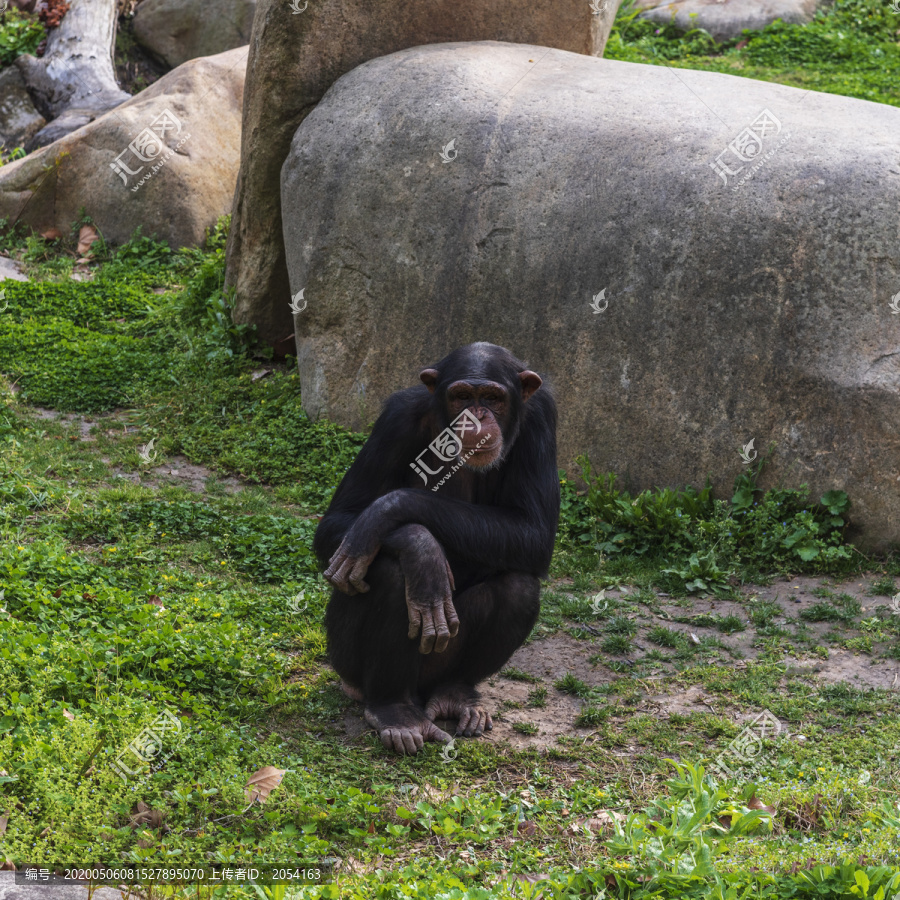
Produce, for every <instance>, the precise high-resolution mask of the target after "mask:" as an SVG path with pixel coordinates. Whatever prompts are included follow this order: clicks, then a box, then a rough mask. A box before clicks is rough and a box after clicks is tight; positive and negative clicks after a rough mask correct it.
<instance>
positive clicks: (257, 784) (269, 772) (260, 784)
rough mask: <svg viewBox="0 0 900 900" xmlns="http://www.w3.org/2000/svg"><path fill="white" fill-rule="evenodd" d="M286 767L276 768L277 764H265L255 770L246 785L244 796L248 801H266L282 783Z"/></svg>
mask: <svg viewBox="0 0 900 900" xmlns="http://www.w3.org/2000/svg"><path fill="white" fill-rule="evenodd" d="M286 771H287V770H286V769H276V768H275V766H263V767H262V768H261V769H260V770H259V771H258V772H254V773H253V774H252V775H251V776H250V777H249V778H248V779H247V783H246V784H245V785H244V788H245V790H244V796H246V798H247V802H248V803H253V802H254V801H256V800H259V802H260V803H265V802H266V799H267V798H268V796H269V794H271V793H272V791H274V790H275V788H277V787H278V785H279V784H281V779H282V778H284V773H285V772H286Z"/></svg>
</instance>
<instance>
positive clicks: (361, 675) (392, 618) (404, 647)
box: [325, 553, 450, 753]
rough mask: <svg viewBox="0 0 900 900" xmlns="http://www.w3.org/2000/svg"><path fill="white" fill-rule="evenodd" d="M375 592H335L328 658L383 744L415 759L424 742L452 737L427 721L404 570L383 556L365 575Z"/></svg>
mask: <svg viewBox="0 0 900 900" xmlns="http://www.w3.org/2000/svg"><path fill="white" fill-rule="evenodd" d="M366 582H367V583H368V584H369V587H370V590H369V591H368V592H367V593H365V594H357V595H356V596H353V597H348V596H347V595H346V594H343V593H341V592H340V591H338V590H335V591H334V593H333V594H332V597H331V601H330V602H329V604H328V609H327V611H326V613H325V628H326V631H327V633H328V655H329V657H330V659H331V664H332V665H333V666H334V668H335V670H336V671H337V673H338V674H339V675H340V676H341V678H342V679H343V680H344V682H345V684H346V685H347V687H348V688H349V689H350V691H355V692H361V693H362V696H363V697H364V702H365V704H366V721H367V722H368V723H369V724H370V725H371V726H373V727H374V728H375V729H376V730H377V731H378V733H379V735H380V737H381V740H382V743H383V744H384V745H385V746H386V747H388V748H389V749H392V750H395V751H396V752H398V753H415V752H416V751H417V750H419V749H421V747H422V746H423V744H424V742H425V741H444V742H446V741H449V740H450V736H449V735H448V734H447V733H446V732H444V731H441V729H440V728H438V727H437V726H436V725H435V724H434V723H433V722H432V721H430V720H429V719H428V718H426V716H425V713H424V710H423V709H422V707H421V704H420V698H419V696H418V693H417V686H418V680H419V670H420V667H421V660H422V659H423V656H422V654H420V653H419V642H418V639H411V638H409V637H408V631H409V617H408V613H407V607H406V586H405V581H404V578H403V573H402V572H401V570H400V564H399V563H398V562H397V560H396V559H394V558H392V557H390V556H387V555H386V554H383V553H380V554H379V555H378V556H377V557H376V559H375V561H374V562H373V563H372V565H371V566H370V567H369V571H368V574H367V575H366Z"/></svg>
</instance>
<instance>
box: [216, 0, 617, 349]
mask: <svg viewBox="0 0 900 900" xmlns="http://www.w3.org/2000/svg"><path fill="white" fill-rule="evenodd" d="M619 2H620V0H595V2H594V3H593V4H591V3H590V2H589V0H429V2H428V3H424V2H422V0H315V2H310V3H305V0H292V2H290V3H289V2H288V0H258V3H257V6H256V16H255V18H254V20H253V33H252V35H251V37H250V58H249V60H248V64H247V82H246V87H245V90H244V120H243V129H242V132H241V169H240V173H239V174H238V182H237V188H236V190H235V194H234V206H233V209H232V220H231V231H230V233H229V236H228V251H227V263H226V274H225V282H226V284H227V285H228V286H230V287H231V286H233V287H235V289H236V295H237V297H236V304H235V310H234V316H235V319H236V320H237V321H239V322H249V323H252V324H254V325H256V326H257V329H258V331H257V333H258V334H259V336H260V337H261V338H262V339H263V340H266V341H269V342H270V343H272V344H276V343H278V342H280V341H281V340H282V339H284V338H286V337H287V336H289V335H291V334H293V331H294V323H293V320H292V317H291V312H290V306H289V303H290V288H289V285H288V273H287V265H286V263H285V255H284V238H283V236H282V231H281V183H280V178H281V166H282V164H283V163H284V161H285V159H286V157H287V154H288V150H289V149H290V146H291V140H292V138H293V136H294V132H295V131H296V130H297V128H298V127H299V125H300V123H301V122H302V121H303V119H304V118H306V116H307V115H308V114H309V112H310V111H311V110H312V109H313V108H314V107H315V105H316V104H317V103H318V102H319V100H321V99H322V96H323V95H324V93H325V91H327V90H328V88H330V87H331V85H332V84H334V82H335V81H337V79H338V78H340V77H341V76H342V75H344V74H346V73H347V72H349V71H350V70H351V69H353V68H355V67H356V66H358V65H360V64H362V63H364V62H366V61H367V60H370V59H374V58H375V57H377V56H385V55H387V54H389V53H394V52H396V51H397V50H403V49H405V48H407V47H415V46H417V45H419V44H435V43H443V42H447V41H484V40H495V41H508V42H510V43H518V44H538V45H541V46H544V47H556V48H558V49H560V50H570V51H573V52H575V53H584V54H587V55H589V56H602V55H603V48H604V45H605V44H606V39H607V37H608V36H609V31H610V28H611V27H612V20H613V19H614V18H615V15H616V10H617V9H618V8H619ZM300 287H302V285H296V286H295V288H294V289H295V290H297V289H299V288H300Z"/></svg>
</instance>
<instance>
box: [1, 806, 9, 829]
mask: <svg viewBox="0 0 900 900" xmlns="http://www.w3.org/2000/svg"><path fill="white" fill-rule="evenodd" d="M7 825H9V810H7V811H6V812H5V813H3V815H2V816H0V834H6V826H7Z"/></svg>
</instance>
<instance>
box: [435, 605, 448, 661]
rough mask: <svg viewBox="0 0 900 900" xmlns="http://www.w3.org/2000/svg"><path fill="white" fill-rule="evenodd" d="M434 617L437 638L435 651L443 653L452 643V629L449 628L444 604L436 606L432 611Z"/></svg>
mask: <svg viewBox="0 0 900 900" xmlns="http://www.w3.org/2000/svg"><path fill="white" fill-rule="evenodd" d="M431 615H432V617H433V618H434V625H435V634H436V640H435V642H434V652H435V653H443V652H444V651H445V650H446V649H447V644H449V643H450V630H449V629H448V628H447V619H446V617H445V616H444V607H443V605H439V606H435V607H434V609H433V610H432V613H431Z"/></svg>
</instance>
